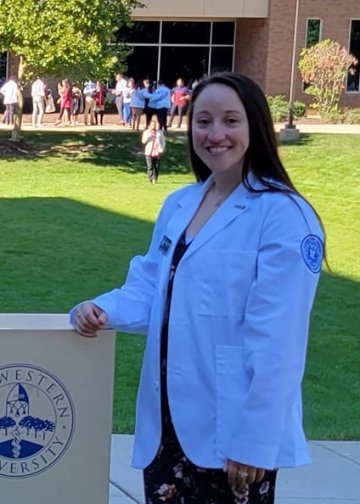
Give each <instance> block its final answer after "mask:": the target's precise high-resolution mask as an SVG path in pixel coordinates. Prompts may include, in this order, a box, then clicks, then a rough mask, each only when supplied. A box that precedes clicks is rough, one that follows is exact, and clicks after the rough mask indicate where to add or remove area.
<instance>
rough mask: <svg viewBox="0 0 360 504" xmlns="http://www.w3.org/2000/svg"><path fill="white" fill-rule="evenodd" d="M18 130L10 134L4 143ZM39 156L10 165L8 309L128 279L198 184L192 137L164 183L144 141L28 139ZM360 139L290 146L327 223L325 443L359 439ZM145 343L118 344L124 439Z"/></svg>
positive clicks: (319, 352)
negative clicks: (161, 214)
mask: <svg viewBox="0 0 360 504" xmlns="http://www.w3.org/2000/svg"><path fill="white" fill-rule="evenodd" d="M6 135H8V133H6V132H0V141H1V140H2V139H4V138H6ZM25 137H26V139H27V140H28V141H30V142H35V143H36V145H37V146H38V147H39V148H40V153H37V155H34V156H27V157H25V158H23V157H22V158H18V157H16V156H12V157H7V158H5V159H0V177H1V185H0V197H1V198H0V209H1V216H2V218H1V222H0V236H1V247H0V278H1V284H0V289H1V292H0V298H1V300H2V301H1V305H2V306H1V311H3V312H66V311H68V310H69V308H70V307H71V306H72V305H73V304H75V303H76V302H78V301H79V300H82V299H86V298H89V297H91V296H93V295H95V294H97V293H99V292H102V291H104V290H107V289H110V288H112V287H113V286H114V285H115V284H119V283H121V282H122V281H123V279H124V278H125V275H126V271H127V266H128V262H129V259H130V258H131V257H132V256H133V255H134V254H135V253H142V252H144V251H145V250H146V247H147V244H148V241H149V239H150V236H151V232H152V225H153V221H154V219H155V218H156V214H157V212H158V209H159V207H160V205H161V203H162V201H163V200H164V198H165V196H166V195H167V194H168V193H169V192H171V191H173V190H175V189H176V188H178V187H181V186H182V185H184V184H185V183H188V182H191V181H192V175H191V174H190V173H189V172H188V169H187V159H186V154H185V146H184V144H185V136H184V134H181V133H179V134H176V133H174V132H171V133H170V134H169V135H168V140H167V147H168V149H167V155H166V157H165V158H164V159H163V161H162V169H161V174H160V178H159V183H158V184H157V185H150V184H149V183H148V181H147V179H146V174H145V168H144V162H143V157H142V149H141V146H140V141H139V136H138V135H137V134H133V133H121V134H120V133H101V134H100V133H91V134H85V133H74V132H68V131H66V132H56V133H46V132H42V133H28V134H26V135H25ZM358 146H359V137H357V136H350V135H349V136H345V135H344V136H341V135H339V136H338V135H311V136H303V137H302V141H301V142H300V143H299V144H297V145H288V146H282V147H281V155H282V158H283V160H284V162H285V165H286V166H287V168H288V170H289V172H290V174H291V176H292V178H293V180H294V182H295V183H296V185H297V186H298V188H299V189H300V190H301V192H302V193H303V194H304V195H305V196H306V197H307V198H308V199H309V200H310V201H311V202H312V203H313V205H314V206H315V207H316V209H317V211H318V212H319V214H320V215H321V217H322V219H323V221H324V224H325V227H326V229H327V236H328V244H327V250H328V260H329V263H330V265H331V268H332V273H331V274H330V273H329V272H325V273H324V274H323V277H322V280H321V282H320V288H319V293H318V296H317V301H316V305H315V308H314V312H313V320H312V331H311V338H310V347H309V356H308V366H307V374H306V379H305V383H304V397H305V423H306V428H307V432H308V434H309V436H310V437H311V438H316V439H360V424H359V421H358V419H359V417H360V401H359V395H360V384H359V379H358V372H359V365H360V362H359V355H360V353H359V336H358V331H359V329H358V328H359V327H360V320H359V308H358V299H359V281H360V269H359V261H358V250H359V241H360V239H359V235H358V233H357V231H358V227H359V211H358V201H359V196H360V195H359V184H358V177H359V170H360V168H359V163H358V157H359V147H358ZM143 347H144V338H142V337H141V336H134V335H121V334H120V335H119V336H118V346H117V357H116V384H115V406H114V431H115V432H131V431H132V430H133V422H134V408H135V394H136V388H137V383H138V377H139V369H140V363H141V357H142V352H143Z"/></svg>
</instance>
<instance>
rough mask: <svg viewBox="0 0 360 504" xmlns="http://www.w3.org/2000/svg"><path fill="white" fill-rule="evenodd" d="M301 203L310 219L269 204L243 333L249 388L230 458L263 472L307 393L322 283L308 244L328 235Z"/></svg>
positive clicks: (286, 203) (282, 202) (290, 206)
mask: <svg viewBox="0 0 360 504" xmlns="http://www.w3.org/2000/svg"><path fill="white" fill-rule="evenodd" d="M299 204H300V205H301V207H302V208H303V209H305V213H306V216H307V218H306V220H305V218H304V214H303V213H302V211H301V210H300V209H299V208H298V206H297V205H296V204H295V203H294V202H293V201H292V200H291V198H287V197H286V196H284V197H283V198H281V199H278V201H276V202H274V204H273V205H272V206H270V205H269V211H268V214H267V216H266V219H265V222H264V225H263V231H262V237H261V243H260V247H259V253H258V266H257V275H256V278H255V279H254V282H253V285H252V288H251V291H250V293H249V296H248V300H247V305H246V309H245V320H244V326H243V330H242V331H243V334H244V346H245V348H246V350H247V352H248V360H247V361H246V363H245V366H246V370H247V374H248V376H249V377H250V385H249V389H248V393H247V396H246V397H245V401H244V404H243V407H242V409H241V413H240V414H239V415H238V417H237V418H236V419H234V418H233V419H229V423H230V428H231V431H232V432H233V435H232V436H229V438H228V439H232V442H231V443H230V442H228V446H227V447H226V453H225V455H226V456H227V457H228V458H229V459H230V460H236V461H238V462H241V463H243V464H249V465H251V466H254V467H260V468H269V469H272V468H274V467H275V464H276V457H277V453H278V449H279V446H280V443H281V438H282V435H283V432H284V429H285V428H286V426H287V424H286V419H287V418H288V415H289V413H290V411H291V409H292V407H293V405H294V402H295V400H296V398H298V397H299V395H300V390H301V382H302V378H303V373H304V367H305V358H306V347H307V338H308V331H309V318H310V313H311V308H312V304H313V300H314V296H315V291H316V286H317V282H318V279H319V273H317V272H315V273H314V272H312V271H311V270H310V269H309V267H308V265H307V264H306V261H305V260H304V256H303V253H302V243H304V242H303V240H304V239H306V237H307V236H309V235H311V234H315V235H318V236H319V237H320V239H321V240H322V239H323V236H322V232H321V229H320V225H319V223H318V221H317V219H316V217H315V215H314V214H313V213H312V210H310V209H309V207H308V206H307V204H306V203H304V202H301V203H299ZM320 256H321V257H320ZM319 257H320V259H322V250H321V245H320V254H319ZM239 432H241V433H243V435H241V436H239Z"/></svg>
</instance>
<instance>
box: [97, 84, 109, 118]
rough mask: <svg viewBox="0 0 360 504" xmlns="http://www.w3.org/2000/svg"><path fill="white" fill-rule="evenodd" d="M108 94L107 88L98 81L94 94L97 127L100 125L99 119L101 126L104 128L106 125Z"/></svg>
mask: <svg viewBox="0 0 360 504" xmlns="http://www.w3.org/2000/svg"><path fill="white" fill-rule="evenodd" d="M106 94H107V90H106V87H105V86H104V85H103V84H101V82H100V81H96V88H95V94H94V98H95V124H96V125H98V124H99V119H100V126H102V125H103V123H104V114H105V100H106Z"/></svg>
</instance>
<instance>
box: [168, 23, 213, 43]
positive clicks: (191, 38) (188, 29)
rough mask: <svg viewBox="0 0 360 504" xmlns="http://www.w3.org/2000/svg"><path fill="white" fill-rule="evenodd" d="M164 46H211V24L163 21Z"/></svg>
mask: <svg viewBox="0 0 360 504" xmlns="http://www.w3.org/2000/svg"><path fill="white" fill-rule="evenodd" d="M162 43H163V44H209V43H210V23H208V22H198V23H196V22H183V21H163V25H162Z"/></svg>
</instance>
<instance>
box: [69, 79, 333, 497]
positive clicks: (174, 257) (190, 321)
mask: <svg viewBox="0 0 360 504" xmlns="http://www.w3.org/2000/svg"><path fill="white" fill-rule="evenodd" d="M188 137H189V138H188V140H189V149H190V160H191V163H192V168H193V170H194V172H195V175H196V178H197V183H196V184H193V185H190V186H187V187H185V188H183V189H181V190H180V191H177V192H175V193H174V194H172V195H170V196H169V197H168V199H167V200H166V202H165V204H164V206H163V208H162V209H161V211H160V214H159V217H158V219H157V222H156V224H155V228H154V233H153V238H152V241H151V244H150V247H149V250H148V252H147V254H146V255H145V256H138V257H135V258H134V259H133V260H132V261H131V263H130V268H129V272H128V276H127V279H126V282H125V284H124V285H123V286H122V287H121V288H119V289H114V290H113V291H111V292H108V293H105V294H102V295H100V296H99V297H97V298H95V299H93V300H92V301H86V302H84V303H81V304H80V305H78V306H77V307H76V308H74V309H73V311H72V314H71V321H72V323H73V324H74V326H75V329H76V330H77V331H78V332H79V333H80V334H82V335H83V336H88V337H91V336H94V335H96V332H97V330H99V329H100V328H102V327H104V326H106V325H108V326H112V327H116V328H117V329H119V330H121V331H128V332H139V333H144V334H146V335H147V344H146V350H145V355H144V362H143V368H142V373H141V381H140V388H139V393H138V400H137V419H136V433H135V446H134V455H133V465H134V466H135V467H139V468H143V469H144V482H145V494H146V503H147V504H150V503H152V504H155V503H161V502H167V503H179V504H180V503H181V504H190V503H191V504H193V503H199V504H200V503H201V504H210V503H211V504H223V503H225V502H226V503H237V504H239V503H243V504H245V503H247V504H260V503H261V504H271V503H273V502H274V491H275V479H276V473H277V469H279V468H281V467H295V466H299V465H302V464H306V463H308V462H309V455H308V449H307V443H306V440H305V436H304V432H303V428H302V401H301V382H302V378H303V373H304V367H305V356H306V346H307V338H308V332H309V318H310V312H311V308H312V305H313V301H314V296H315V291H316V286H317V282H318V278H319V272H320V269H321V264H322V259H323V251H324V246H323V242H324V234H323V231H322V226H321V224H320V222H319V219H318V217H317V214H316V212H315V211H314V210H313V208H312V207H311V205H310V204H309V203H308V202H307V201H306V200H305V199H304V198H303V197H302V196H301V195H300V194H299V193H298V192H297V190H296V189H295V187H294V186H293V184H292V182H291V180H290V178H289V176H288V174H287V173H286V171H285V169H284V167H283V165H282V163H281V161H280V159H279V155H278V151H277V146H276V138H275V134H274V129H273V124H272V120H271V116H270V112H269V108H268V106H267V103H266V99H265V96H264V94H263V92H262V91H261V90H260V88H259V87H258V86H257V85H256V84H255V83H254V82H253V81H252V80H250V79H249V78H247V77H245V76H241V75H238V74H233V73H223V74H217V75H213V76H211V77H209V78H208V79H206V80H203V81H202V82H201V83H200V84H199V85H198V86H197V87H196V89H195V90H194V93H193V96H192V100H191V104H190V110H189V130H188Z"/></svg>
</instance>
